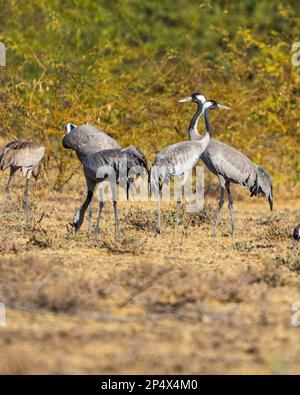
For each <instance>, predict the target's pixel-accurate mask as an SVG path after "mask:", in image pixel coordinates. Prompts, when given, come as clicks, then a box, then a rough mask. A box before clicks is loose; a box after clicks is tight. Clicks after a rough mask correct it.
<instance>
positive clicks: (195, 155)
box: [150, 100, 229, 233]
mask: <svg viewBox="0 0 300 395" xmlns="http://www.w3.org/2000/svg"><path fill="white" fill-rule="evenodd" d="M201 109H202V111H203V115H204V121H205V127H206V133H205V135H204V137H202V138H201V139H199V140H195V141H184V142H181V143H177V144H173V145H170V146H168V147H166V148H164V149H163V150H162V151H160V152H159V153H158V154H157V155H156V157H155V159H154V162H153V165H152V167H151V180H150V182H151V190H152V191H153V192H154V193H155V194H156V195H157V226H156V231H157V233H160V194H161V190H162V186H163V184H164V183H166V184H168V183H169V182H170V178H171V177H174V176H178V177H179V178H180V179H181V180H180V181H181V188H180V190H179V193H178V197H177V206H176V229H177V228H178V215H179V207H180V204H181V189H182V186H183V185H184V184H185V181H186V178H187V176H188V172H189V171H190V170H192V169H193V167H194V166H195V165H196V163H197V161H198V160H199V157H200V156H201V155H202V153H203V152H204V151H205V149H206V148H207V146H208V144H209V142H210V139H211V127H210V122H209V119H208V115H209V111H210V110H212V109H229V107H226V106H223V105H221V104H218V103H217V102H216V101H214V100H208V101H206V102H205V103H204V104H203V107H201ZM200 114H201V110H200V111H198V112H197V113H196V114H195V117H194V122H195V123H196V124H197V122H198V119H199V117H200Z"/></svg>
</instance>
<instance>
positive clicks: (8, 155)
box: [0, 141, 45, 224]
mask: <svg viewBox="0 0 300 395" xmlns="http://www.w3.org/2000/svg"><path fill="white" fill-rule="evenodd" d="M44 153H45V147H43V146H42V145H40V144H36V143H32V142H31V141H11V142H10V143H8V144H6V146H5V147H4V148H3V149H2V152H1V154H0V169H1V170H2V171H4V170H5V169H7V168H8V167H9V168H10V174H9V178H8V182H7V184H6V187H5V189H4V195H3V201H2V205H1V209H0V215H1V214H2V213H3V210H4V207H5V202H6V199H7V197H8V194H9V187H10V183H11V181H12V179H13V177H14V174H15V172H16V171H17V170H20V171H21V172H22V174H23V176H24V177H26V182H25V192H24V199H23V204H24V211H25V221H26V224H27V222H28V218H29V202H28V195H29V180H30V177H31V175H32V176H34V178H37V177H38V175H39V171H40V167H39V166H40V162H41V160H42V158H43V156H44Z"/></svg>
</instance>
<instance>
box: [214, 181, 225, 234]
mask: <svg viewBox="0 0 300 395" xmlns="http://www.w3.org/2000/svg"><path fill="white" fill-rule="evenodd" d="M224 195H225V189H224V187H223V186H221V196H220V200H219V208H218V211H217V215H216V219H215V222H214V225H213V231H212V237H216V232H217V226H218V224H219V221H220V218H221V212H222V208H223V206H224V201H225V199H224Z"/></svg>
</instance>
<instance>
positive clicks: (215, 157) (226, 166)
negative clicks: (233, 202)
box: [201, 139, 273, 210]
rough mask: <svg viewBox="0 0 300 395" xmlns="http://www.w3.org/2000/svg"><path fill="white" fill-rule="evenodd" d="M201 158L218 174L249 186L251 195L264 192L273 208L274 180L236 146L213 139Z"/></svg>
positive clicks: (230, 180) (228, 179)
mask: <svg viewBox="0 0 300 395" xmlns="http://www.w3.org/2000/svg"><path fill="white" fill-rule="evenodd" d="M201 159H202V160H203V162H204V163H205V165H206V166H207V167H208V169H209V170H210V171H212V172H213V173H214V174H216V175H220V176H222V177H223V178H224V179H225V180H227V181H229V182H233V183H235V184H240V185H242V186H245V187H247V188H248V189H249V190H250V192H251V196H254V195H255V196H256V195H258V194H264V195H265V196H266V197H267V199H268V201H269V205H270V209H271V210H272V208H273V191H272V180H271V177H270V175H269V174H268V173H267V172H266V170H264V169H263V168H262V167H259V166H257V165H256V164H255V163H253V162H252V161H251V160H250V159H249V158H247V156H246V155H244V154H242V153H241V152H239V151H237V150H236V149H235V148H233V147H230V146H228V145H226V144H223V143H221V142H220V141H218V140H214V139H212V140H211V142H210V144H209V146H208V148H207V149H206V151H205V152H204V153H203V154H202V156H201Z"/></svg>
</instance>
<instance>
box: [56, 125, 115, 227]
mask: <svg viewBox="0 0 300 395" xmlns="http://www.w3.org/2000/svg"><path fill="white" fill-rule="evenodd" d="M62 145H63V147H64V148H66V149H72V150H74V151H75V152H76V155H77V158H78V159H79V160H80V162H81V163H83V162H84V161H85V160H86V158H87V157H88V156H89V155H92V154H94V153H96V152H99V151H102V150H105V149H110V148H121V147H120V145H119V144H118V143H117V142H116V141H115V140H114V139H113V138H111V137H110V136H108V135H107V134H106V133H104V132H103V131H101V130H99V129H97V128H96V127H94V126H91V125H80V126H76V125H74V124H72V123H68V124H67V133H66V134H65V136H64V138H63V140H62ZM99 209H100V207H99ZM97 227H98V224H97V225H96V228H97ZM91 228H92V201H91V203H90V204H89V211H88V234H90V232H91Z"/></svg>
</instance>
